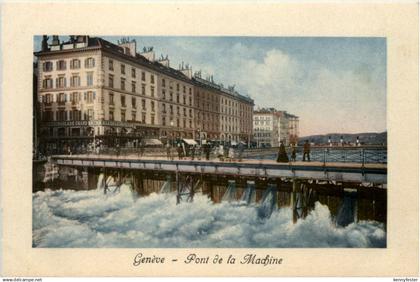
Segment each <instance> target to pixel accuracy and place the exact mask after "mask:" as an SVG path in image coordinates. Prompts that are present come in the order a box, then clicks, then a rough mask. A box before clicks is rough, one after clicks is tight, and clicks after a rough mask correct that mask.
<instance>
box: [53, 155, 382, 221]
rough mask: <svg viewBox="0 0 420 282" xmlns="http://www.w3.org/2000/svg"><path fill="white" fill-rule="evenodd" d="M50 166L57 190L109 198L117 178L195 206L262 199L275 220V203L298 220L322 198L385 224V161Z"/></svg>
mask: <svg viewBox="0 0 420 282" xmlns="http://www.w3.org/2000/svg"><path fill="white" fill-rule="evenodd" d="M48 163H52V164H54V166H58V171H59V175H60V178H62V179H63V182H61V183H60V184H59V185H58V186H57V185H52V186H51V187H65V185H67V184H69V186H68V187H69V188H71V189H80V188H81V189H95V188H98V187H103V188H101V189H103V190H104V193H107V191H110V190H109V189H108V188H107V187H108V186H107V184H106V183H107V182H106V180H107V179H110V178H111V179H115V180H116V183H128V184H130V185H131V187H132V189H133V191H135V192H136V193H137V194H138V195H139V196H143V195H144V196H145V195H148V194H150V193H153V192H156V193H169V192H176V199H177V203H179V202H180V201H192V200H193V197H194V194H195V193H197V192H202V193H203V194H207V195H208V196H209V197H210V198H211V199H212V200H213V201H214V202H216V203H217V202H221V201H242V202H243V201H244V199H245V202H246V203H247V204H250V203H251V202H253V203H256V202H259V203H260V205H261V206H264V207H266V208H264V209H263V210H264V212H263V214H266V215H268V216H269V214H270V212H271V211H272V210H273V207H275V206H291V207H292V210H293V220H294V221H296V220H297V219H298V218H304V217H305V216H306V215H307V214H308V213H309V211H310V210H311V209H312V208H313V207H314V206H315V202H316V201H320V202H321V203H324V204H328V205H330V208H332V209H336V210H335V212H338V210H337V208H338V206H340V205H346V207H345V208H343V210H347V211H349V210H350V214H349V215H348V217H347V219H348V220H347V221H346V224H348V223H349V222H352V221H353V220H359V219H371V218H372V217H373V218H375V219H377V220H379V221H381V222H386V214H387V213H386V206H387V204H386V203H387V197H386V194H387V193H386V191H387V164H386V163H364V162H362V163H357V162H326V161H313V162H302V161H297V162H288V163H277V162H275V161H273V160H267V159H264V160H257V159H244V160H242V161H234V162H233V161H230V162H229V161H221V160H219V159H215V158H213V159H211V160H202V159H199V160H197V159H195V160H192V159H180V160H179V159H178V160H168V159H166V158H164V157H156V156H155V157H151V156H142V157H139V156H138V155H137V154H125V155H120V156H118V155H115V154H98V155H97V154H80V155H54V156H52V157H51V160H50V161H49V162H48ZM64 180H65V181H64ZM66 181H67V182H66ZM101 182H102V186H100V185H99V184H100V183H101ZM63 183H64V184H63ZM66 183H67V184H66ZM45 187H47V186H45ZM267 207H268V208H267ZM334 207H335V208H334Z"/></svg>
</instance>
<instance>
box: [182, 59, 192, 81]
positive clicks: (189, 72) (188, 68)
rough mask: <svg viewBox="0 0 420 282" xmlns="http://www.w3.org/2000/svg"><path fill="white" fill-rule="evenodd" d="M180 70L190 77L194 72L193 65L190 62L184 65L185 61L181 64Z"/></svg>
mask: <svg viewBox="0 0 420 282" xmlns="http://www.w3.org/2000/svg"><path fill="white" fill-rule="evenodd" d="M179 70H180V71H181V72H182V73H183V74H184V75H185V76H187V77H188V78H189V79H191V78H192V75H193V72H192V67H191V66H190V65H189V64H186V65H185V66H184V62H182V65H181V66H180V68H179Z"/></svg>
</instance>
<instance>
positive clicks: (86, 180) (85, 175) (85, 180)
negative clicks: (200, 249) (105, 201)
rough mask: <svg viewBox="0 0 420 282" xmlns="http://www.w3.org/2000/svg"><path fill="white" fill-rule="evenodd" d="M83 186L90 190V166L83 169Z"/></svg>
mask: <svg viewBox="0 0 420 282" xmlns="http://www.w3.org/2000/svg"><path fill="white" fill-rule="evenodd" d="M81 184H82V186H83V188H82V189H84V190H88V189H89V172H88V168H87V167H84V168H83V171H82V183H81Z"/></svg>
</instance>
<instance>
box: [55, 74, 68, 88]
mask: <svg viewBox="0 0 420 282" xmlns="http://www.w3.org/2000/svg"><path fill="white" fill-rule="evenodd" d="M55 84H56V88H64V87H66V78H65V77H64V76H60V77H58V78H57V79H56V81H55Z"/></svg>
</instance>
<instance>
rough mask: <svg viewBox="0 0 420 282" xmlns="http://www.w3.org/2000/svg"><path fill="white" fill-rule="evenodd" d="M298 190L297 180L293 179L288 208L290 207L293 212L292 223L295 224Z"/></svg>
mask: <svg viewBox="0 0 420 282" xmlns="http://www.w3.org/2000/svg"><path fill="white" fill-rule="evenodd" d="M298 189H299V181H298V180H297V179H293V185H292V195H291V197H290V206H291V207H292V211H293V223H296V221H297V218H298V214H297V210H296V192H297V190H298Z"/></svg>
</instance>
